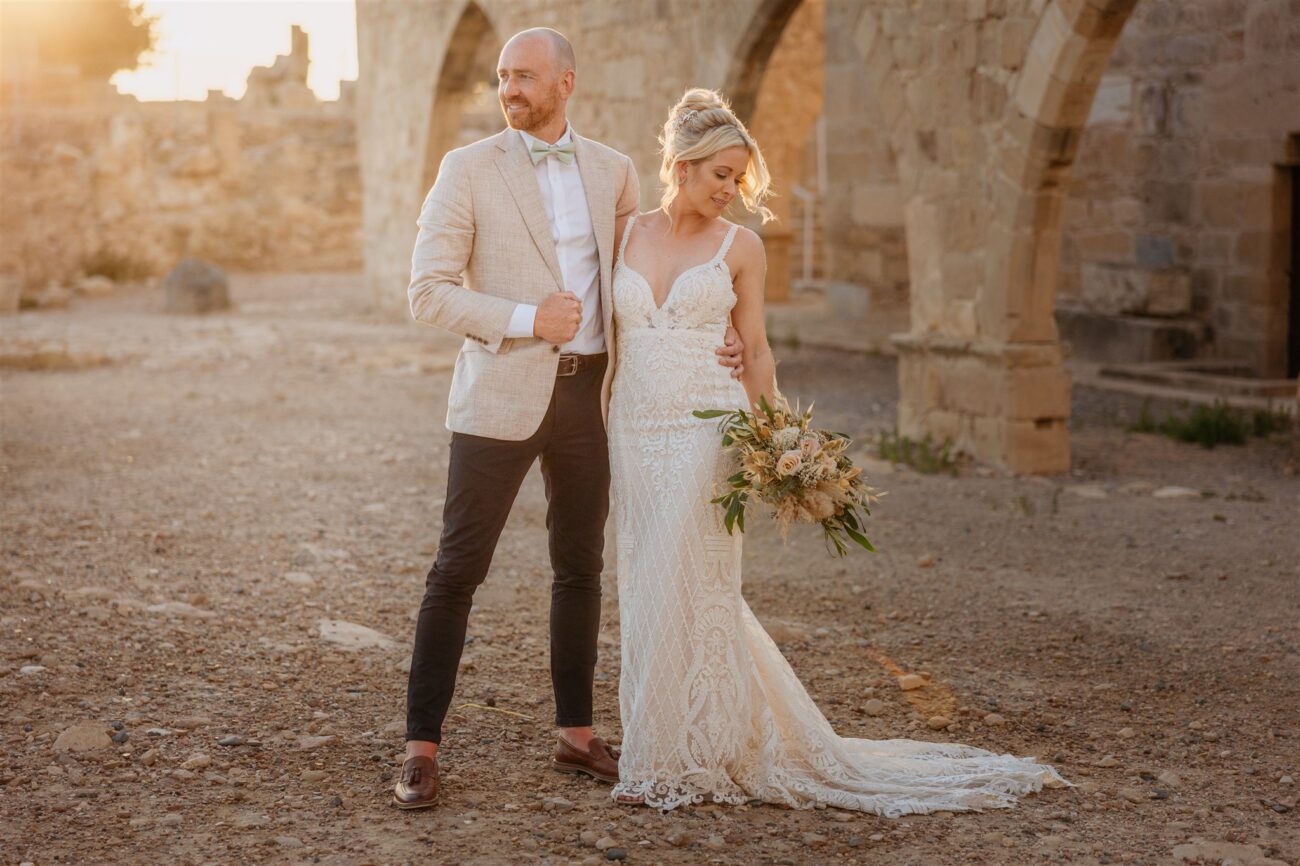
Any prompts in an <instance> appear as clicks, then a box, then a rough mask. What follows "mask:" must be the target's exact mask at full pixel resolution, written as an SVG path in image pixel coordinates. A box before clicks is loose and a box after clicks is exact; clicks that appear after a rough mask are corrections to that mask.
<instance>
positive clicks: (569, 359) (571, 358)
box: [555, 355, 578, 376]
mask: <svg viewBox="0 0 1300 866" xmlns="http://www.w3.org/2000/svg"><path fill="white" fill-rule="evenodd" d="M577 372H578V356H577V355H561V356H560V366H559V368H558V369H557V370H556V371H555V375H557V376H572V375H574V374H575V373H577Z"/></svg>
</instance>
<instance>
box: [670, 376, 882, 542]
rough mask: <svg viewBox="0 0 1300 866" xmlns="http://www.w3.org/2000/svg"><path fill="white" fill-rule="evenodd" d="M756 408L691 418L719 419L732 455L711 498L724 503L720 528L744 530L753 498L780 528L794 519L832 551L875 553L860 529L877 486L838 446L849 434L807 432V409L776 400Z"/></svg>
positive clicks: (809, 418)
mask: <svg viewBox="0 0 1300 866" xmlns="http://www.w3.org/2000/svg"><path fill="white" fill-rule="evenodd" d="M758 409H759V411H757V412H748V411H746V410H744V409H736V410H731V411H728V410H726V409H702V410H696V411H695V412H694V413H693V414H694V415H695V417H696V418H702V419H705V420H713V419H719V420H718V431H719V432H720V433H722V445H723V447H726V448H731V449H732V450H733V451H734V452H735V453H736V456H737V457H738V458H739V462H740V471H739V472H737V473H736V474H735V475H732V476H731V477H730V478H728V479H727V484H728V485H730V487H731V489H730V490H728V491H727V492H726V493H724V494H722V495H721V496H719V497H718V498H716V499H714V500H712V501H713V502H714V503H716V504H717V505H719V506H720V507H721V508H722V509H724V514H725V516H724V517H723V523H724V525H725V526H726V527H727V532H728V533H731V532H732V531H733V529H736V528H739V529H740V531H741V532H744V531H745V509H746V508H747V507H748V505H749V503H750V500H751V499H755V500H757V501H759V502H762V503H764V504H766V505H768V506H771V508H772V511H773V516H774V517H775V518H776V520H777V522H778V523H780V524H781V528H782V531H783V532H785V531H787V530H788V529H789V527H790V525H791V524H793V523H818V524H820V525H821V527H822V531H823V532H824V533H825V536H826V540H827V543H828V544H829V545H831V546H832V547H833V548H834V551H835V553H836V554H838V555H839V556H844V555H845V554H846V553H847V552H848V549H849V545H850V544H851V543H852V544H858V545H860V546H861V547H863V548H865V549H867V550H869V551H875V548H874V547H873V546H872V545H871V542H870V541H868V540H867V537H866V535H864V534H863V530H864V529H865V528H866V525H865V521H864V518H865V517H867V516H869V515H870V514H871V510H870V507H869V506H870V504H871V503H872V502H874V501H875V498H876V492H875V491H874V490H872V489H871V488H870V487H868V486H867V483H866V479H865V478H864V477H863V475H862V470H861V469H860V468H859V467H857V466H854V465H853V461H852V460H850V459H849V458H848V456H847V455H846V454H845V451H847V450H848V447H849V445H850V444H852V440H850V439H849V437H848V436H845V435H844V434H843V433H832V432H830V431H827V430H814V429H812V427H811V423H812V407H811V406H809V407H808V409H807V410H803V411H801V410H800V409H799V408H798V407H797V406H796V408H794V409H791V408H790V404H789V403H787V402H786V401H785V399H784V398H781V397H778V398H777V400H776V406H775V407H773V406H771V405H770V404H769V403H768V402H767V400H766V399H764V398H760V399H759V403H758Z"/></svg>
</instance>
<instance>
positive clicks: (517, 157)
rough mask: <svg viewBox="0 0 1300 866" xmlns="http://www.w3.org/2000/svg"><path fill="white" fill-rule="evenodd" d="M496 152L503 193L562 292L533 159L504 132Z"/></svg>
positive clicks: (518, 140)
mask: <svg viewBox="0 0 1300 866" xmlns="http://www.w3.org/2000/svg"><path fill="white" fill-rule="evenodd" d="M497 149H498V153H497V157H496V165H497V170H498V171H500V172H501V177H502V178H503V179H504V180H505V182H506V189H508V190H510V195H511V196H513V197H514V200H515V206H516V207H518V208H519V213H520V215H522V216H523V218H524V225H526V226H527V227H528V234H530V235H532V238H533V243H534V244H536V245H537V251H538V252H540V253H541V254H542V259H543V260H544V261H545V262H546V267H547V269H548V270H549V271H550V272H551V276H552V277H554V278H555V285H556V286H557V290H563V289H564V278H563V277H562V276H561V274H560V260H559V259H558V258H556V256H555V238H554V237H553V236H552V235H551V224H550V221H549V220H547V218H546V206H545V205H544V204H542V193H541V191H540V190H539V189H538V188H537V175H536V174H535V173H534V171H533V161H532V158H531V157H529V155H528V151H527V150H526V149H525V148H524V140H523V139H522V138H520V137H519V133H518V132H516V131H515V130H513V129H507V130H506V131H505V132H502V133H501V135H500V136H499V138H498V140H497ZM584 182H585V179H584Z"/></svg>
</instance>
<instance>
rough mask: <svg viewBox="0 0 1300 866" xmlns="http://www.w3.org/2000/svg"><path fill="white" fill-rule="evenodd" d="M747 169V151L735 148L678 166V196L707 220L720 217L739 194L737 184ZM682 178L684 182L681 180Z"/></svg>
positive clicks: (736, 146) (742, 179) (746, 149)
mask: <svg viewBox="0 0 1300 866" xmlns="http://www.w3.org/2000/svg"><path fill="white" fill-rule="evenodd" d="M748 167H749V149H748V148H745V147H741V146H740V145H735V146H733V147H728V148H724V149H722V150H720V151H718V152H717V153H715V154H713V155H712V156H709V157H705V158H704V159H702V160H699V161H698V162H690V163H678V164H677V176H678V178H679V183H678V192H677V195H678V197H680V198H682V199H683V204H686V205H688V206H689V207H690V208H691V209H692V210H694V211H697V212H698V213H701V214H703V215H704V216H709V217H719V216H722V213H723V211H725V210H726V209H727V206H728V205H730V204H731V200H732V199H734V198H735V197H736V196H738V195H740V184H741V182H742V181H744V179H745V170H746V169H747V168H748ZM683 175H684V176H685V180H684V181H680V178H682V177H683Z"/></svg>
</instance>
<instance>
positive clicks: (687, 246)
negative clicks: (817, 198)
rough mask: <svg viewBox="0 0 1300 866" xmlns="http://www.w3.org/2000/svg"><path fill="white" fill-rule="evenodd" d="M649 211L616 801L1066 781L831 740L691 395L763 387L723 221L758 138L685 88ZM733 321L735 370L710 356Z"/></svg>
mask: <svg viewBox="0 0 1300 866" xmlns="http://www.w3.org/2000/svg"><path fill="white" fill-rule="evenodd" d="M661 144H662V146H663V166H662V168H661V171H660V179H661V180H662V181H663V183H664V186H665V191H664V194H663V199H662V201H661V204H660V208H659V209H658V210H656V211H653V212H650V213H646V214H641V215H639V216H633V217H632V218H631V219H630V220H628V221H627V223H626V225H620V226H619V227H618V233H619V237H620V238H621V240H620V241H619V259H618V262H617V263H616V265H615V271H614V315H615V327H616V329H617V332H618V341H619V361H618V369H617V372H616V374H615V377H614V384H613V393H612V395H611V400H610V410H609V425H610V463H611V469H612V473H613V499H614V511H615V518H616V521H617V527H618V589H619V614H620V618H621V628H622V635H623V660H622V672H621V680H620V685H619V698H620V704H621V711H622V716H623V749H622V756H621V758H620V760H619V779H620V780H619V783H618V784H617V785H616V786H615V789H614V796H615V798H616V799H618V800H620V801H621V802H634V803H640V802H644V803H645V804H647V805H650V806H655V807H657V808H661V809H671V808H674V807H676V806H679V805H682V804H685V803H699V802H703V801H712V802H726V803H744V802H747V801H750V800H761V801H765V802H771V803H784V804H786V805H789V806H793V807H796V808H812V807H814V806H816V805H817V804H818V803H825V804H827V805H832V806H839V807H843V808H847V809H858V810H861V811H866V812H874V813H877V814H880V815H887V816H898V815H904V814H909V813H917V812H933V811H938V810H948V811H958V810H967V809H980V808H986V807H995V806H1009V805H1011V804H1012V803H1013V802H1014V800H1015V797H1016V795H1019V794H1024V793H1027V792H1029V791H1034V790H1037V789H1039V788H1041V787H1042V786H1043V785H1044V784H1061V779H1060V777H1059V776H1058V775H1057V774H1056V772H1055V771H1054V770H1052V769H1051V768H1049V767H1046V766H1043V765H1040V764H1037V763H1034V762H1033V761H1030V760H1025V759H1020V758H1015V757H1012V756H1010V755H1001V756H999V755H995V754H993V753H991V752H986V751H983V750H981V749H975V748H971V747H968V746H960V745H952V744H935V743H925V742H915V741H910V740H883V741H872V740H860V739H847V738H843V737H839V736H837V735H836V734H835V732H834V731H833V730H832V729H831V726H830V724H829V723H828V722H827V721H826V718H825V717H824V716H823V715H822V714H821V712H820V711H819V710H818V709H817V706H816V705H815V704H814V703H813V701H812V699H811V698H809V696H808V694H807V692H806V691H805V690H804V688H803V686H802V684H801V683H800V682H799V680H798V678H797V677H796V676H795V674H794V671H793V670H792V669H791V668H790V666H789V664H788V663H787V662H786V660H785V659H784V658H783V657H782V655H781V653H780V651H779V650H778V649H777V647H776V644H775V643H773V642H772V639H771V638H770V637H768V635H767V633H766V632H765V631H764V630H763V628H762V626H761V625H759V623H758V621H757V620H756V619H755V618H754V615H753V614H752V613H751V612H750V609H749V606H748V605H747V604H746V603H745V600H744V599H743V598H742V597H741V591H740V587H741V584H740V558H741V557H740V554H741V536H740V535H739V534H737V535H735V536H730V535H728V534H727V532H726V530H725V529H724V528H723V526H722V522H721V520H720V518H719V515H718V513H717V509H716V507H715V506H714V505H712V504H710V501H709V500H710V499H711V498H712V496H713V490H714V485H715V483H716V482H718V481H719V480H720V479H723V478H725V477H727V476H728V475H729V474H731V473H730V470H729V469H728V461H727V458H726V455H725V453H724V452H723V450H722V448H721V445H720V437H719V435H718V432H717V430H716V428H715V426H714V424H713V423H712V422H709V421H701V420H699V419H697V418H695V417H693V416H692V414H691V412H692V410H695V409H703V408H732V407H739V406H742V405H753V404H755V403H756V402H757V401H758V399H759V397H760V396H764V397H767V398H768V399H769V400H770V399H771V398H772V397H773V396H774V393H775V390H776V383H775V364H774V361H773V359H772V353H771V350H770V348H769V347H768V343H767V336H766V333H765V329H764V324H763V282H764V271H765V268H766V262H765V257H764V253H763V244H762V241H761V240H760V239H759V237H758V235H756V234H755V233H754V232H752V231H750V230H749V229H745V228H741V227H740V226H738V225H735V224H733V223H730V222H728V221H726V220H724V219H723V218H722V214H723V212H724V211H725V210H726V209H727V206H728V205H730V204H731V202H732V201H733V200H734V199H735V198H736V197H737V196H739V197H740V198H741V200H742V201H743V203H744V205H745V207H746V208H747V209H748V210H750V211H751V212H754V213H759V214H761V215H762V217H763V219H764V220H767V219H769V218H770V216H771V214H770V213H769V212H768V211H767V210H766V208H764V207H763V205H762V201H763V199H764V198H765V197H766V195H767V192H768V185H769V177H768V173H767V169H766V167H765V165H764V163H763V157H762V154H761V153H760V152H759V149H758V146H757V145H756V144H755V143H754V141H753V139H752V138H751V137H750V135H749V133H748V131H747V130H746V129H745V127H744V125H743V124H742V123H741V122H740V120H738V119H737V118H736V116H735V115H734V114H733V113H732V111H731V110H730V108H729V107H728V106H727V104H726V103H725V102H724V101H723V99H722V97H721V96H720V95H719V94H717V93H716V92H714V91H709V90H700V89H696V90H690V91H688V92H687V93H686V95H685V96H683V97H682V99H681V101H680V102H679V103H678V104H677V105H676V106H675V107H674V108H673V109H672V112H671V113H670V115H669V118H668V121H667V123H666V124H665V125H664V132H663V136H662V138H661ZM729 322H730V323H732V324H734V326H735V328H736V330H737V331H738V332H739V333H740V337H741V340H742V341H743V343H744V345H745V355H744V374H743V376H742V377H741V381H740V382H736V381H735V380H733V379H732V378H731V377H730V376H729V375H728V373H727V371H726V370H725V369H723V368H722V367H719V366H718V364H717V363H716V361H715V359H714V357H713V350H714V347H715V346H717V345H718V343H719V340H720V338H721V336H722V334H723V333H724V331H725V330H726V328H727V325H728V323H729Z"/></svg>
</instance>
